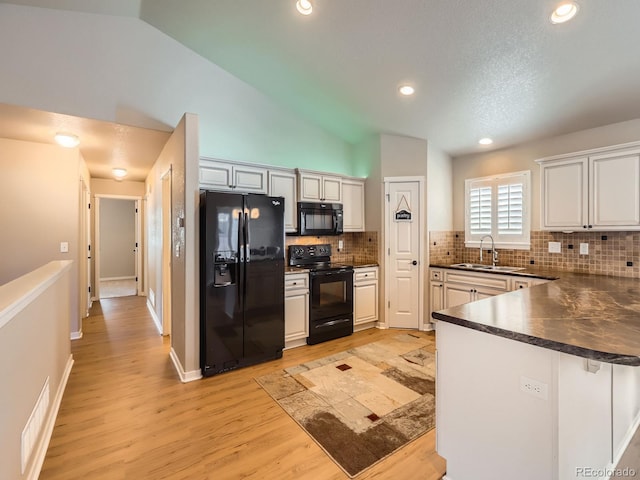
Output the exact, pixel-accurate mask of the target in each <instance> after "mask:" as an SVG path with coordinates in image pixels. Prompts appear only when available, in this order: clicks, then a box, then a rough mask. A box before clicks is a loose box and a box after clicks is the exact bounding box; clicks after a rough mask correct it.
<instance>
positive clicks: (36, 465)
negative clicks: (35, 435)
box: [25, 355, 73, 480]
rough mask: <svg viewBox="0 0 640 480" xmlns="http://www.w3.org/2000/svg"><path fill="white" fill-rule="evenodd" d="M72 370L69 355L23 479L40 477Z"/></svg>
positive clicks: (71, 357)
mask: <svg viewBox="0 0 640 480" xmlns="http://www.w3.org/2000/svg"><path fill="white" fill-rule="evenodd" d="M72 368H73V355H69V358H68V359H67V364H66V365H65V367H64V372H62V378H61V379H60V384H59V385H58V389H57V390H56V395H55V397H54V398H53V405H52V406H51V408H50V409H49V413H48V414H47V421H46V423H45V426H44V431H43V433H42V436H41V437H40V441H39V442H38V445H37V447H36V448H35V450H34V452H33V461H32V462H31V467H30V469H28V470H27V472H26V474H25V478H26V479H27V480H38V477H39V476H40V471H41V470H42V465H43V464H44V459H45V457H46V456H47V449H48V448H49V442H50V441H51V435H52V434H53V427H54V426H55V425H56V418H58V411H59V410H60V404H61V403H62V396H63V394H64V391H65V389H66V388H67V381H68V380H69V375H70V374H71V369H72Z"/></svg>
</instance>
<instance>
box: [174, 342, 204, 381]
mask: <svg viewBox="0 0 640 480" xmlns="http://www.w3.org/2000/svg"><path fill="white" fill-rule="evenodd" d="M169 357H170V358H171V361H172V362H173V367H174V368H175V369H176V372H178V376H179V377H180V381H181V382H182V383H188V382H193V381H194V380H200V379H201V378H202V372H200V370H192V371H190V372H185V371H184V368H182V364H181V363H180V359H179V358H178V355H177V354H176V351H175V350H174V349H173V347H172V348H171V351H170V352H169Z"/></svg>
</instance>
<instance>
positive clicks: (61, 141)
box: [54, 132, 80, 148]
mask: <svg viewBox="0 0 640 480" xmlns="http://www.w3.org/2000/svg"><path fill="white" fill-rule="evenodd" d="M54 138H55V141H56V143H57V144H58V145H60V146H61V147H66V148H73V147H77V146H78V145H79V144H80V139H79V138H78V136H77V135H74V134H73V133H64V132H58V133H56V136H55V137H54Z"/></svg>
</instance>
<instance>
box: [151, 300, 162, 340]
mask: <svg viewBox="0 0 640 480" xmlns="http://www.w3.org/2000/svg"><path fill="white" fill-rule="evenodd" d="M147 309H148V310H149V313H150V314H151V318H152V319H153V323H154V324H155V325H156V328H157V329H158V333H159V334H160V335H162V322H161V321H160V319H159V318H158V315H157V314H156V311H155V310H154V309H153V305H151V301H150V300H149V298H148V297H147Z"/></svg>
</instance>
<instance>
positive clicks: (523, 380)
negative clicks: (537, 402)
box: [520, 375, 549, 400]
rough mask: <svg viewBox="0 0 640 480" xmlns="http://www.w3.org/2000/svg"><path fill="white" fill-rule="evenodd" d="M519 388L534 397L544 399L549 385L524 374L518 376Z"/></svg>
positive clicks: (547, 394) (547, 393) (546, 396)
mask: <svg viewBox="0 0 640 480" xmlns="http://www.w3.org/2000/svg"><path fill="white" fill-rule="evenodd" d="M520 390H522V391H523V392H524V393H528V394H529V395H533V396H534V397H538V398H541V399H542V400H546V399H547V398H548V396H549V386H548V385H547V384H546V383H543V382H539V381H538V380H534V379H533V378H529V377H525V376H524V375H522V376H521V377H520Z"/></svg>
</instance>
